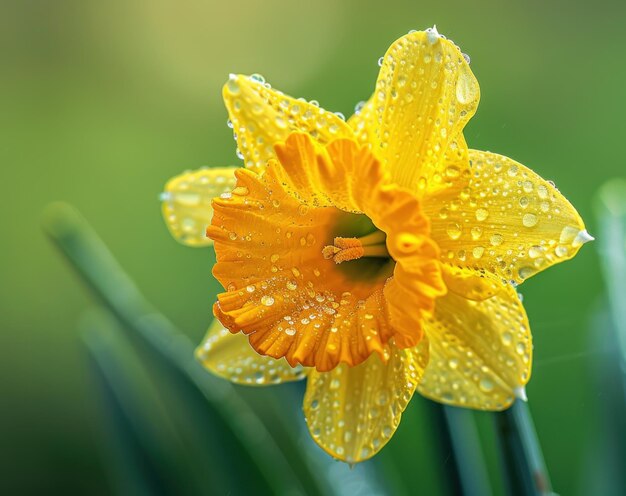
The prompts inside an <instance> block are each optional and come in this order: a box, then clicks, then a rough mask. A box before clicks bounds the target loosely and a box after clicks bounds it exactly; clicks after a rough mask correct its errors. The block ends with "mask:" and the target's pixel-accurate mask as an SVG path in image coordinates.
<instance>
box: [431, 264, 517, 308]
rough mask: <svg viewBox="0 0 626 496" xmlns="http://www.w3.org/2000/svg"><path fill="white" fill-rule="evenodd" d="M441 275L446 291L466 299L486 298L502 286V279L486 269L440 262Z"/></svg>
mask: <svg viewBox="0 0 626 496" xmlns="http://www.w3.org/2000/svg"><path fill="white" fill-rule="evenodd" d="M441 275H442V276H443V280H444V283H445V285H446V287H447V288H448V291H452V292H453V293H455V294H457V295H459V296H463V297H464V298H467V299H468V300H486V299H487V298H491V297H492V296H494V295H496V294H498V293H499V292H500V291H502V289H503V288H504V284H505V283H503V281H502V279H501V278H500V277H498V276H496V275H495V274H492V273H491V272H488V271H486V270H479V269H473V268H470V267H457V266H455V265H450V264H441Z"/></svg>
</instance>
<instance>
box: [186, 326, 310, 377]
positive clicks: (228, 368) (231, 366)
mask: <svg viewBox="0 0 626 496" xmlns="http://www.w3.org/2000/svg"><path fill="white" fill-rule="evenodd" d="M196 358H197V359H198V361H199V362H200V363H201V364H202V365H204V367H205V368H206V369H207V370H209V371H211V372H213V373H214V374H216V375H218V376H220V377H223V378H224V379H228V380H229V381H231V382H234V383H236V384H245V385H249V386H267V385H270V384H280V383H282V382H290V381H299V380H300V379H304V378H305V377H306V369H304V368H303V367H301V366H299V365H298V366H296V367H290V366H289V364H288V363H287V362H286V361H285V360H282V359H281V360H275V359H273V358H271V357H267V356H263V355H259V354H258V353H257V352H256V351H254V349H253V348H252V347H251V346H250V343H248V340H247V339H246V337H245V336H244V335H242V334H232V333H231V332H229V331H228V329H226V328H224V326H223V325H222V324H221V323H220V321H219V320H217V319H215V320H214V321H213V323H212V324H211V327H209V330H208V331H207V334H206V336H205V337H204V340H203V342H202V344H201V345H200V346H198V348H196Z"/></svg>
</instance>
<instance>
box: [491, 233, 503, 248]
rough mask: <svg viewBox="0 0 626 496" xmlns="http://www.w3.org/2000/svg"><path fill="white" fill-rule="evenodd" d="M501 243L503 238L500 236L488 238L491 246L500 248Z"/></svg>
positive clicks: (495, 235)
mask: <svg viewBox="0 0 626 496" xmlns="http://www.w3.org/2000/svg"><path fill="white" fill-rule="evenodd" d="M502 241H504V238H503V237H502V235H501V234H492V235H491V237H490V238H489V242H490V243H491V244H492V246H500V245H501V244H502Z"/></svg>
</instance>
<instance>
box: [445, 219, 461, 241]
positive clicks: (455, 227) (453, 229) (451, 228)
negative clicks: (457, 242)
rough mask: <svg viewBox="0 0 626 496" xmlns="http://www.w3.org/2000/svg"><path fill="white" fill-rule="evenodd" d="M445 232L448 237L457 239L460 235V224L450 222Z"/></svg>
mask: <svg viewBox="0 0 626 496" xmlns="http://www.w3.org/2000/svg"><path fill="white" fill-rule="evenodd" d="M446 233H448V236H450V239H459V238H460V237H461V226H460V225H459V224H457V223H456V222H451V223H450V224H448V227H447V228H446Z"/></svg>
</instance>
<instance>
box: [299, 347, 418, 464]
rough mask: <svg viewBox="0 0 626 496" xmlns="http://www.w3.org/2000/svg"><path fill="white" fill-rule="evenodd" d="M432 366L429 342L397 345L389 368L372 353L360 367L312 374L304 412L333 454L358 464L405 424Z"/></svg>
mask: <svg viewBox="0 0 626 496" xmlns="http://www.w3.org/2000/svg"><path fill="white" fill-rule="evenodd" d="M427 363H428V343H427V342H426V341H425V340H423V341H421V342H420V344H419V345H418V346H417V347H415V348H409V349H404V350H399V349H398V348H395V347H393V346H392V347H391V353H390V357H389V361H388V362H387V363H386V364H384V363H383V362H382V361H381V360H380V358H379V357H378V356H377V355H372V356H371V357H370V358H368V359H367V360H366V361H365V362H363V363H362V364H360V365H358V366H356V367H348V366H346V365H345V364H342V365H340V366H338V367H336V368H335V369H334V370H332V371H330V372H316V371H311V373H310V375H309V379H308V381H307V389H306V394H305V396H304V414H305V417H306V421H307V425H308V428H309V431H310V433H311V435H312V436H313V439H314V440H315V441H316V442H317V444H319V445H320V446H321V447H322V448H323V449H324V450H325V451H326V452H327V453H328V454H329V455H331V456H333V457H335V458H337V459H339V460H342V461H345V462H348V463H357V462H362V461H364V460H367V459H368V458H370V457H372V456H374V455H375V454H376V453H377V452H378V451H379V450H380V449H381V448H382V447H383V446H384V445H385V444H386V443H387V442H388V441H389V439H391V436H392V435H393V433H394V432H395V430H396V429H397V427H398V424H399V423H400V417H401V415H402V412H403V411H404V409H405V408H406V406H407V404H408V402H409V400H410V399H411V397H412V396H413V393H414V392H415V388H416V386H417V384H418V383H419V381H420V379H421V377H422V374H423V370H424V367H426V364H427Z"/></svg>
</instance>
